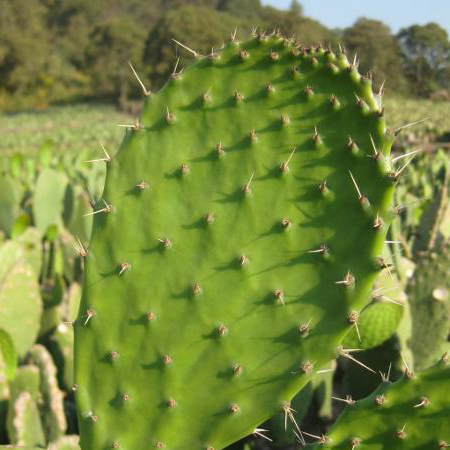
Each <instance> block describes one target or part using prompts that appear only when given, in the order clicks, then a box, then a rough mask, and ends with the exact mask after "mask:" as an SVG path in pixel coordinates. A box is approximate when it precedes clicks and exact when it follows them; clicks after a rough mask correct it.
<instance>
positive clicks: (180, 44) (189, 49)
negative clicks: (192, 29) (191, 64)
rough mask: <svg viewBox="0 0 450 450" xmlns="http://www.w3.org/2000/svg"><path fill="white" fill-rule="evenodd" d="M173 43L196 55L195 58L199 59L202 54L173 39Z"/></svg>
mask: <svg viewBox="0 0 450 450" xmlns="http://www.w3.org/2000/svg"><path fill="white" fill-rule="evenodd" d="M172 41H173V42H175V44H177V45H179V46H180V47H183V48H184V49H185V50H187V51H188V52H191V53H192V54H193V55H194V58H199V57H200V56H201V55H200V53H197V52H196V51H195V50H192V48H189V47H188V46H187V45H184V44H182V43H181V42H179V41H177V40H176V39H173V38H172Z"/></svg>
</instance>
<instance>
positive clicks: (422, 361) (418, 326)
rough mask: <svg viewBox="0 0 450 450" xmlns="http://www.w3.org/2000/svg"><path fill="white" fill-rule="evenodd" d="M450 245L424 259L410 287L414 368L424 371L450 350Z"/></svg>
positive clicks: (447, 244)
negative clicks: (449, 337)
mask: <svg viewBox="0 0 450 450" xmlns="http://www.w3.org/2000/svg"><path fill="white" fill-rule="evenodd" d="M449 267H450V243H446V244H444V245H443V246H442V248H441V249H440V251H439V253H436V252H429V253H425V254H422V255H421V259H420V261H419V262H418V264H417V266H416V270H415V272H414V275H413V277H412V279H411V280H410V282H409V286H408V297H409V299H410V309H411V319H412V334H411V336H410V339H409V342H408V344H409V346H410V347H411V350H412V352H413V355H414V367H415V368H416V369H423V368H425V367H428V366H429V365H430V364H431V363H432V362H433V361H435V360H436V358H437V357H438V355H441V354H442V353H444V352H446V351H448V350H450V344H449V342H448V336H449V335H450V322H449V320H450V278H449Z"/></svg>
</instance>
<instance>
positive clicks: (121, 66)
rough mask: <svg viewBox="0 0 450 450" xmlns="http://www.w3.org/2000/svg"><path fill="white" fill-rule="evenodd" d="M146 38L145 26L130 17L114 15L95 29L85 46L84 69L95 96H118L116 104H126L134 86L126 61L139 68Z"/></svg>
mask: <svg viewBox="0 0 450 450" xmlns="http://www.w3.org/2000/svg"><path fill="white" fill-rule="evenodd" d="M145 37H146V33H145V29H143V28H142V27H141V26H140V25H139V22H137V21H136V20H134V19H133V18H131V17H114V18H112V19H110V20H108V21H104V22H102V23H100V24H99V25H98V26H97V27H96V28H95V29H94V31H93V33H92V34H91V36H90V39H89V44H88V45H87V48H86V68H87V72H88V74H89V75H90V77H91V79H92V81H93V89H94V90H95V92H97V95H99V96H101V97H103V98H104V97H113V96H114V95H118V100H119V104H120V105H121V106H123V107H125V106H126V102H127V99H128V96H129V93H130V91H131V87H132V86H133V87H134V86H136V83H135V79H134V77H133V73H132V72H131V70H130V67H129V66H128V61H132V62H133V63H134V65H135V66H136V69H137V70H138V71H139V69H140V68H141V61H142V52H143V48H144V40H145ZM105 49H107V51H105Z"/></svg>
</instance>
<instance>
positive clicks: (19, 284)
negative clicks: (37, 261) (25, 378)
mask: <svg viewBox="0 0 450 450" xmlns="http://www.w3.org/2000/svg"><path fill="white" fill-rule="evenodd" d="M25 245H26V244H25ZM27 259H28V255H27V251H26V250H24V244H23V243H22V244H21V243H20V242H16V241H15V240H11V241H8V242H6V243H5V244H3V245H2V246H1V247H0V261H1V264H0V328H3V329H4V330H5V331H7V332H8V333H9V335H10V336H11V338H12V340H13V343H14V347H15V349H16V350H17V353H18V354H19V356H21V357H22V356H24V354H25V353H26V351H27V350H28V348H30V346H31V345H32V344H33V342H34V341H35V340H36V336H37V334H38V331H39V322H40V319H41V314H42V302H41V296H40V292H39V284H38V279H37V274H36V273H35V270H34V268H33V266H31V265H30V264H29V263H28V261H27ZM30 259H31V258H30ZM30 262H32V261H30ZM32 264H33V262H32ZM33 265H34V264H33Z"/></svg>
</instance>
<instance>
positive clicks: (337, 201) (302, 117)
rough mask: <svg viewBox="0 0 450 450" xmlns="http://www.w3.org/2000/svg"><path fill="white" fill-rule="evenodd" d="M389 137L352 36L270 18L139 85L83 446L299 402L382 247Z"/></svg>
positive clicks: (83, 334) (363, 295) (177, 440)
mask: <svg viewBox="0 0 450 450" xmlns="http://www.w3.org/2000/svg"><path fill="white" fill-rule="evenodd" d="M391 142H392V139H391V137H390V136H388V135H387V134H386V127H385V120H384V118H383V117H382V111H381V110H380V106H379V104H378V103H377V99H376V98H375V97H374V95H373V93H372V90H371V81H370V80H369V79H366V78H362V77H361V76H360V75H359V74H358V73H357V70H356V68H355V67H354V66H353V65H351V64H350V63H349V62H348V60H347V58H346V56H345V55H344V54H335V53H333V52H331V51H328V50H324V49H322V48H308V49H306V48H302V47H300V46H298V45H297V44H296V43H295V42H294V41H291V40H286V39H283V38H282V37H280V36H276V35H274V36H270V37H267V36H264V35H261V36H259V37H258V36H256V37H253V38H251V39H250V40H248V41H245V42H242V43H240V44H239V43H237V42H235V41H233V42H230V43H229V44H227V45H226V46H224V48H223V49H221V50H220V51H217V52H213V53H212V54H211V55H210V56H207V57H203V58H199V59H198V60H197V61H196V62H195V63H194V64H192V65H191V66H190V67H188V68H186V69H185V70H184V71H183V72H182V73H179V74H173V76H172V78H171V80H170V81H169V82H168V83H167V85H166V86H165V87H164V88H163V89H162V90H161V91H160V92H159V93H157V94H156V95H153V96H150V97H148V100H147V102H146V105H145V107H144V110H143V113H142V116H141V120H140V122H139V123H137V124H136V125H133V126H130V130H129V131H128V132H127V134H126V136H125V138H124V140H123V142H122V145H121V147H120V150H119V152H118V153H117V155H115V157H114V158H113V159H112V160H111V161H108V162H107V163H106V164H107V178H106V184H105V189H104V192H103V198H102V200H101V202H99V203H98V204H97V205H96V209H95V220H94V225H93V234H92V238H91V242H90V245H89V249H88V255H87V258H86V272H85V278H84V286H83V296H82V301H81V305H80V311H79V316H78V318H77V320H76V323H75V382H76V384H77V386H78V390H77V393H76V397H77V407H78V412H79V422H80V434H81V441H80V445H81V447H82V448H83V449H84V450H88V449H95V450H97V449H106V448H111V447H114V446H120V448H123V449H127V450H128V449H133V450H140V449H148V448H167V449H172V450H176V449H215V450H218V449H220V448H223V447H224V446H226V445H228V444H230V443H232V442H234V441H236V440H238V439H239V438H241V437H243V436H245V435H248V434H250V433H252V432H253V431H254V429H255V427H256V426H257V425H258V424H260V423H261V422H263V421H264V420H265V419H268V418H269V417H271V416H273V415H274V414H276V413H277V412H279V411H284V413H285V414H286V415H288V416H290V415H291V414H292V413H291V410H290V409H289V402H290V400H291V399H292V397H293V396H294V395H295V393H296V392H298V391H299V390H300V389H301V388H302V387H303V386H304V385H305V384H306V383H307V382H308V381H309V380H310V379H311V376H312V375H313V374H314V372H315V371H316V370H317V369H318V368H320V367H321V366H323V365H324V364H325V363H326V362H327V361H330V360H331V359H332V358H334V357H335V356H336V355H337V353H338V347H339V343H340V341H341V339H342V337H343V336H344V335H345V333H346V332H347V331H348V330H349V328H350V327H352V326H354V323H355V321H356V320H357V314H358V312H359V310H360V309H361V308H362V306H363V305H364V304H365V303H366V301H367V298H368V295H369V292H370V289H371V285H372V282H373V280H374V278H375V276H376V273H377V272H378V271H379V270H380V268H382V267H383V263H382V261H381V260H380V259H379V258H378V257H379V255H381V253H382V246H383V242H384V239H385V233H386V229H387V224H388V223H389V221H390V218H391V215H390V212H389V210H390V207H391V201H392V192H393V184H394V183H393V181H395V173H392V172H393V168H392V167H391V165H390V162H389V151H390V145H391ZM367 155H369V156H371V157H367Z"/></svg>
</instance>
